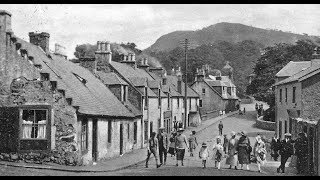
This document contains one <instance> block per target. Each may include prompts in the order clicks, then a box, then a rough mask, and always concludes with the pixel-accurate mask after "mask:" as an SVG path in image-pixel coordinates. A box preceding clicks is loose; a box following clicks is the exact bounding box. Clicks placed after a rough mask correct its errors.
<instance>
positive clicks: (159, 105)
mask: <svg viewBox="0 0 320 180" xmlns="http://www.w3.org/2000/svg"><path fill="white" fill-rule="evenodd" d="M158 107H161V92H160V89H158Z"/></svg>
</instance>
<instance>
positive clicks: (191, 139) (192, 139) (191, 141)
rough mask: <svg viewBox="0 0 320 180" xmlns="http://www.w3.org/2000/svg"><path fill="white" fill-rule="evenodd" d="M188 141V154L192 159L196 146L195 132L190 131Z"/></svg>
mask: <svg viewBox="0 0 320 180" xmlns="http://www.w3.org/2000/svg"><path fill="white" fill-rule="evenodd" d="M188 140H189V152H190V156H191V157H192V156H193V152H194V150H195V149H196V147H197V146H198V142H197V138H196V131H192V133H191V134H190V137H189V139H188Z"/></svg>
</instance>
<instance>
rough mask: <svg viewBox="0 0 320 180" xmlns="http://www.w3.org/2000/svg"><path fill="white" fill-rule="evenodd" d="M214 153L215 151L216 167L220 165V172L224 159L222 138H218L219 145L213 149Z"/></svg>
mask: <svg viewBox="0 0 320 180" xmlns="http://www.w3.org/2000/svg"><path fill="white" fill-rule="evenodd" d="M213 151H214V156H213V159H214V166H215V167H217V164H218V169H219V170H220V166H221V165H220V164H221V160H222V157H223V146H222V143H221V139H220V138H217V143H216V144H215V146H214V147H213Z"/></svg>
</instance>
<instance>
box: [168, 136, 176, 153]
mask: <svg viewBox="0 0 320 180" xmlns="http://www.w3.org/2000/svg"><path fill="white" fill-rule="evenodd" d="M176 135H177V133H176V132H172V133H171V137H170V139H169V141H170V144H169V150H168V153H169V154H171V157H172V156H175V154H176V153H175V142H174V138H175V137H176Z"/></svg>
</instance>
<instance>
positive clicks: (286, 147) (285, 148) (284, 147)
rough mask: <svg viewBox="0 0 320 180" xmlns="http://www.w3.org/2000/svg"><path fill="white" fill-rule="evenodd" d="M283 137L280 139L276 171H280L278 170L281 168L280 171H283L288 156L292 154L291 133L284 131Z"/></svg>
mask: <svg viewBox="0 0 320 180" xmlns="http://www.w3.org/2000/svg"><path fill="white" fill-rule="evenodd" d="M284 137H285V139H284V140H282V141H281V143H280V148H279V153H280V155H281V164H280V166H279V167H278V168H277V173H280V170H282V173H284V171H285V165H286V162H287V160H288V159H289V157H291V156H292V155H293V145H292V142H291V134H290V133H286V134H284Z"/></svg>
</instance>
